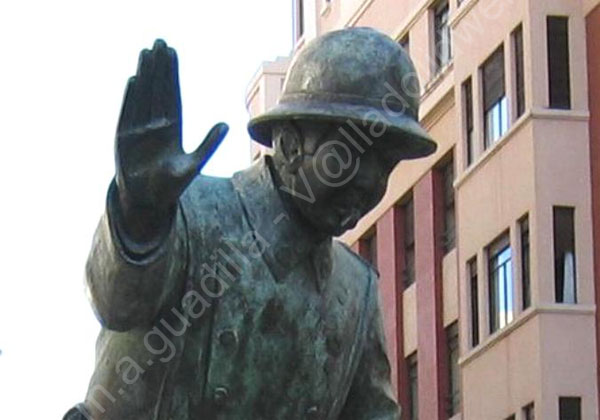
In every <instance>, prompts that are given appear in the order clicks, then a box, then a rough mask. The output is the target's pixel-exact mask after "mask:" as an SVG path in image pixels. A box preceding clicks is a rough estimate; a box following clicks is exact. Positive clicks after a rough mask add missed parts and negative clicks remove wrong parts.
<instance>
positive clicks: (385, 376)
mask: <svg viewBox="0 0 600 420" xmlns="http://www.w3.org/2000/svg"><path fill="white" fill-rule="evenodd" d="M373 283H374V287H373V288H372V290H371V300H372V302H371V304H370V305H369V306H370V307H371V308H372V309H371V315H370V317H369V323H368V325H367V341H366V344H365V347H364V349H363V353H362V355H361V358H360V362H359V365H358V370H357V371H356V374H355V375H354V380H353V382H352V386H351V388H350V392H349V393H348V397H347V398H346V404H345V406H344V409H343V410H342V414H341V415H340V420H398V419H399V418H400V407H399V406H398V403H397V402H396V399H395V398H394V395H393V390H392V385H391V382H390V379H391V371H390V362H389V360H388V357H387V353H386V344H385V333H384V329H383V321H382V317H381V310H380V307H379V302H378V291H377V287H376V283H377V282H376V281H374V282H373Z"/></svg>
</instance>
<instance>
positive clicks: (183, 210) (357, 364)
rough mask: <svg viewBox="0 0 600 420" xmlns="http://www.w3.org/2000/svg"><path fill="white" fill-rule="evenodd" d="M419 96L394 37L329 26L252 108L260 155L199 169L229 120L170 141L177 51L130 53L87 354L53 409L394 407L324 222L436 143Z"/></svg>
mask: <svg viewBox="0 0 600 420" xmlns="http://www.w3.org/2000/svg"><path fill="white" fill-rule="evenodd" d="M418 98H419V85H418V81H417V78H416V75H415V71H414V67H413V65H412V63H411V61H410V58H409V57H408V55H407V54H406V53H405V52H404V51H403V50H402V48H400V47H399V46H398V45H397V44H396V43H395V42H394V41H393V40H392V39H390V38H388V37H387V36H385V35H383V34H381V33H379V32H377V31H375V30H372V29H367V28H353V29H345V30H342V31H336V32H330V33H328V34H326V35H324V36H322V37H320V38H318V39H316V40H315V41H313V42H311V43H310V44H308V45H307V46H306V47H305V48H304V49H303V50H302V51H301V52H300V53H299V54H298V55H297V56H296V57H295V59H294V61H293V63H292V65H291V68H290V70H289V72H288V75H287V79H286V83H285V87H284V93H283V96H282V98H281V100H280V101H279V103H278V105H277V106H276V107H275V108H274V109H272V110H271V111H269V112H267V113H265V114H263V115H261V116H259V117H257V118H255V119H253V120H252V121H250V123H249V126H248V128H249V132H250V135H251V136H252V137H253V138H254V139H255V140H256V141H258V142H260V143H262V144H265V145H269V146H271V145H272V146H273V147H274V154H273V156H272V157H270V156H265V157H262V158H261V159H260V160H259V161H258V162H256V163H255V164H254V165H252V166H251V167H250V168H249V169H247V170H244V171H241V172H239V173H236V174H235V175H234V176H233V177H232V178H231V179H223V178H212V177H207V176H203V175H199V174H198V173H199V171H200V169H201V167H202V166H203V164H204V163H205V162H206V160H207V159H208V158H209V157H210V154H211V153H212V151H213V150H214V148H215V147H216V146H217V145H218V143H219V142H220V141H221V139H222V138H223V137H224V136H225V133H226V131H227V126H226V125H225V124H217V125H216V126H215V127H214V128H213V129H212V130H211V131H210V132H209V134H208V136H207V138H206V140H205V141H204V142H203V143H202V145H200V147H199V148H198V150H196V151H195V152H193V153H191V154H186V153H184V152H183V150H182V147H181V103H180V96H179V83H178V75H177V58H176V55H175V51H174V50H173V49H171V48H168V47H167V46H166V44H165V43H164V42H163V41H157V42H156V43H155V44H154V47H153V49H152V50H151V51H148V50H144V51H142V53H141V55H140V61H139V66H138V71H137V74H136V76H135V77H133V78H131V79H130V81H129V84H128V86H127V91H126V94H125V98H124V101H123V109H122V111H121V116H120V120H119V125H118V130H117V136H116V145H115V151H116V153H115V154H116V168H117V169H116V172H117V173H116V176H115V180H114V181H113V182H112V184H111V185H110V187H109V190H108V197H107V207H106V214H105V215H104V217H103V218H102V219H101V221H100V225H99V227H98V230H97V232H96V235H95V238H94V241H93V246H92V250H91V252H90V256H89V260H88V263H87V268H86V274H87V284H88V287H89V290H90V292H91V296H92V299H93V307H94V310H95V312H96V315H97V317H98V319H99V320H100V322H101V323H102V327H103V328H102V331H101V333H100V336H99V338H98V343H97V348H96V351H97V361H96V369H95V372H94V375H93V377H92V379H91V382H90V386H89V390H88V393H87V396H86V399H85V402H84V403H82V404H79V405H78V406H76V407H74V408H73V409H71V411H69V413H67V415H66V416H65V418H67V419H76V418H93V419H98V420H99V419H110V420H118V419H123V420H148V419H157V420H158V419H161V420H163V419H164V420H168V419H173V420H196V419H249V420H259V419H265V420H275V419H277V420H279V419H282V420H283V419H285V420H288V419H351V420H367V419H368V420H371V419H398V418H399V415H400V409H399V407H398V404H397V402H396V400H395V398H394V396H393V392H392V389H391V386H390V368H389V362H388V359H387V356H386V347H385V340H384V333H383V328H382V320H381V312H380V308H379V304H378V286H377V281H378V280H377V272H376V270H374V269H373V267H371V266H370V264H368V263H367V262H365V261H364V260H362V259H361V258H360V257H358V256H357V255H355V254H354V253H353V252H352V251H351V250H350V249H349V248H347V247H346V246H345V245H343V244H342V243H340V242H339V241H336V240H333V239H332V237H335V236H338V235H340V234H341V233H343V232H344V231H346V230H348V229H350V228H352V227H353V226H355V224H356V223H357V221H358V220H359V219H360V218H361V217H362V216H363V215H365V214H366V213H367V212H368V211H369V210H371V209H372V208H373V207H374V206H375V205H376V204H377V203H378V202H379V201H380V200H381V198H382V196H383V194H384V192H385V190H386V186H387V180H388V177H389V175H390V172H391V171H392V169H393V168H394V167H395V166H396V164H397V163H398V162H399V161H400V160H402V159H411V158H417V157H420V156H425V155H428V154H430V153H432V152H433V151H434V150H435V143H434V142H433V141H432V140H431V139H430V138H429V136H428V135H427V134H426V133H425V132H424V130H423V129H422V128H421V127H420V126H419V124H418V123H417V112H418V106H419V99H418Z"/></svg>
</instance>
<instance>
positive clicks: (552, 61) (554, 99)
mask: <svg viewBox="0 0 600 420" xmlns="http://www.w3.org/2000/svg"><path fill="white" fill-rule="evenodd" d="M546 25H547V28H546V29H547V41H546V42H547V44H548V83H549V92H550V108H556V109H570V108H571V80H570V79H571V72H570V70H569V18H568V17H565V16H548V17H547V20H546Z"/></svg>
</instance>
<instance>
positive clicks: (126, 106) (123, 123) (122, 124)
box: [117, 76, 136, 133]
mask: <svg viewBox="0 0 600 420" xmlns="http://www.w3.org/2000/svg"><path fill="white" fill-rule="evenodd" d="M135 81H136V80H135V76H131V77H130V78H129V80H128V81H127V86H126V87H125V94H124V95H123V103H122V105H121V114H120V115H119V123H118V125H117V132H121V133H122V132H125V131H128V130H130V129H131V128H132V116H133V108H134V107H135V101H134V91H135Z"/></svg>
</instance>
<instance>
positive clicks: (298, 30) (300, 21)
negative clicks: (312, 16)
mask: <svg viewBox="0 0 600 420" xmlns="http://www.w3.org/2000/svg"><path fill="white" fill-rule="evenodd" d="M295 12H296V19H295V23H296V27H295V31H294V32H295V35H296V40H299V39H300V38H302V35H304V0H295Z"/></svg>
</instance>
